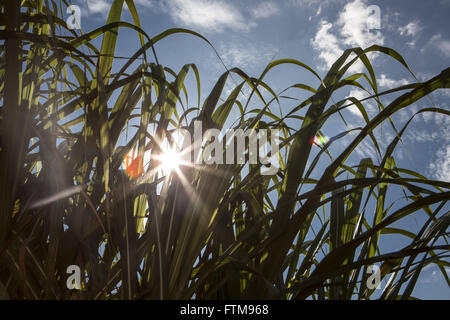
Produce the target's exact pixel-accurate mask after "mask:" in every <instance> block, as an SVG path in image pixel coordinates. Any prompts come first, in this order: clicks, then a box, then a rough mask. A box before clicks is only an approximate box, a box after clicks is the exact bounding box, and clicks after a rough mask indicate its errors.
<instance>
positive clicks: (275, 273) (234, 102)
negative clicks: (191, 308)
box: [0, 0, 450, 299]
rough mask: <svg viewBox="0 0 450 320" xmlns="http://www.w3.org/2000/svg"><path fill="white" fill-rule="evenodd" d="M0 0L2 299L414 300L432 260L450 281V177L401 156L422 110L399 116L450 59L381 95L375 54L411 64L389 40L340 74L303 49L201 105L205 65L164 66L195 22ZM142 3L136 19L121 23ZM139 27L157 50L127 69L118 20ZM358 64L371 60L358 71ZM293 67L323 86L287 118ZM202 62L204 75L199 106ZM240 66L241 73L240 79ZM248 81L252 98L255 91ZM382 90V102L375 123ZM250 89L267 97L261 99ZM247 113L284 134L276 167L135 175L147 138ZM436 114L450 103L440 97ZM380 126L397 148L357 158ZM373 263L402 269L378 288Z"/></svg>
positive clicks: (254, 123) (445, 83) (253, 122)
mask: <svg viewBox="0 0 450 320" xmlns="http://www.w3.org/2000/svg"><path fill="white" fill-rule="evenodd" d="M1 3H2V4H1V16H0V25H1V30H0V40H1V42H0V47H1V50H0V92H1V96H0V101H1V105H2V106H1V107H0V123H1V124H0V148H1V149H0V197H1V198H0V295H1V296H2V297H7V298H12V299H70V298H82V299H117V298H119V299H160V298H165V299H189V298H197V299H222V298H233V299H240V298H256V299H260V298H261V299H262V298H274V299H307V298H313V299H352V298H359V299H369V298H370V297H371V296H373V295H374V294H376V295H377V297H378V296H380V297H381V298H382V299H400V298H410V297H411V294H412V292H413V289H414V287H415V285H416V282H417V279H418V277H419V275H420V273H421V271H422V270H423V268H424V267H425V266H426V265H428V264H430V263H433V264H436V265H437V266H438V267H439V268H440V269H441V271H442V273H443V275H444V277H445V279H446V280H447V283H450V282H449V279H448V277H447V274H446V272H445V267H448V266H449V263H448V249H449V246H448V242H447V237H448V234H447V229H448V225H449V222H450V215H449V213H448V212H446V211H445V210H446V206H445V203H446V201H447V200H448V199H450V191H449V188H450V184H449V183H448V182H444V181H435V180H430V179H427V178H426V177H424V176H422V175H421V174H420V173H416V172H412V171H410V170H407V169H403V168H400V167H398V166H397V165H396V162H395V160H394V158H393V152H394V150H395V149H396V147H397V146H398V144H399V143H401V137H402V135H403V133H404V132H405V131H406V130H407V126H408V124H409V123H410V122H407V124H406V125H405V126H404V127H402V128H396V127H395V124H394V123H393V121H391V116H392V115H394V114H395V113H397V112H399V111H400V110H402V109H403V108H407V107H408V106H410V105H411V104H413V103H414V102H416V101H418V100H419V99H422V98H424V97H426V96H427V95H429V94H430V93H431V92H433V91H435V90H437V89H439V88H449V87H450V69H446V70H443V71H442V73H440V74H438V75H436V76H435V77H433V78H431V79H429V80H428V81H425V82H416V83H413V84H410V85H406V86H402V87H398V88H395V89H392V90H390V91H389V92H379V91H378V87H377V83H376V76H375V74H374V71H373V68H372V65H371V62H370V59H369V57H368V55H367V54H368V53H370V52H378V54H383V55H386V56H389V57H391V58H392V59H394V60H396V61H397V62H398V63H399V64H400V65H403V66H404V67H405V68H407V69H408V70H409V67H408V65H407V64H406V62H405V61H404V60H403V58H402V57H401V56H400V55H399V54H398V53H397V52H396V51H394V50H392V49H389V48H385V47H381V46H376V45H375V46H372V47H370V48H367V49H361V48H352V49H348V50H346V51H345V52H344V53H343V54H342V56H341V57H340V58H339V59H338V60H337V61H336V62H335V63H334V65H333V66H332V67H331V68H330V70H329V71H328V72H327V74H326V75H325V77H323V78H322V77H320V76H319V74H318V73H316V72H315V71H314V70H313V69H312V68H310V67H309V66H307V65H305V64H303V63H301V62H300V61H297V60H294V59H283V60H276V61H273V62H271V63H270V64H269V65H268V66H267V68H266V69H265V71H264V72H263V73H262V74H261V75H260V76H259V77H258V78H254V77H251V76H249V75H247V74H246V73H245V72H244V71H243V70H240V69H237V68H234V69H230V70H228V71H227V72H225V73H224V74H223V75H222V76H221V77H220V78H219V79H218V80H217V82H216V83H215V84H214V86H213V89H212V90H211V92H210V93H209V95H208V97H207V98H206V99H205V100H204V101H201V99H200V92H201V89H200V75H199V74H198V70H197V67H196V66H195V65H192V64H186V65H185V66H184V67H183V68H182V69H181V70H180V71H178V72H174V71H173V70H171V69H170V68H168V67H165V66H162V65H161V64H159V62H158V59H157V51H155V49H154V45H155V44H156V43H158V42H159V41H161V40H163V39H165V38H167V37H170V36H171V35H173V34H176V33H182V34H185V35H186V37H199V38H201V39H203V40H204V41H206V42H207V43H209V42H208V41H207V39H205V38H204V37H203V36H202V35H200V34H197V33H195V32H193V31H191V30H186V29H170V30H167V31H165V32H163V33H161V34H159V35H156V36H154V37H150V36H149V35H147V34H146V33H145V31H143V30H142V29H141V27H140V22H139V17H138V14H137V11H136V8H135V7H134V3H133V1H132V0H126V1H124V0H115V1H113V3H112V5H111V10H110V13H109V17H108V20H107V22H106V24H105V25H104V26H103V27H101V28H98V29H96V30H93V31H89V32H87V33H81V32H79V31H76V30H70V29H68V28H67V26H66V22H65V21H64V17H63V16H61V12H65V9H66V6H67V5H69V4H68V3H66V1H62V3H58V2H56V1H54V0H23V1H2V2H1ZM125 6H127V7H128V10H129V12H130V13H131V15H132V17H133V23H131V22H123V21H121V15H122V11H123V10H124V7H125ZM124 28H126V29H130V30H133V31H134V32H136V34H137V36H138V37H139V39H140V41H141V47H140V48H136V53H135V54H134V56H133V57H131V58H130V59H128V60H127V61H126V62H125V63H123V60H122V61H121V62H122V63H121V64H120V66H117V64H115V62H116V59H115V57H114V55H115V52H116V44H117V41H118V30H119V29H124ZM99 40H100V41H101V46H99V47H96V43H99ZM212 50H213V49H212ZM138 58H139V59H138ZM359 62H362V63H363V64H364V66H365V70H366V73H356V74H351V73H350V72H349V68H350V67H351V66H352V65H353V64H354V63H359ZM280 65H290V66H291V67H292V68H301V69H303V70H305V71H306V72H308V73H311V74H312V75H314V77H316V78H317V80H318V83H319V85H318V86H317V88H313V87H312V86H311V85H309V84H305V83H295V84H293V85H292V87H291V88H296V89H297V90H302V91H304V92H306V93H308V98H307V99H304V100H303V101H299V103H298V104H297V106H296V107H295V108H293V109H291V110H288V111H289V112H287V113H286V114H285V115H284V116H283V117H280V115H279V114H276V113H275V112H272V109H273V108H272V107H273V105H276V104H279V103H280V99H282V98H281V95H282V94H283V93H281V94H277V93H275V92H274V91H273V90H272V89H271V88H270V86H269V85H267V84H266V83H265V81H264V79H265V76H266V74H267V73H268V72H269V70H271V69H273V68H277V67H278V66H280ZM188 74H193V75H194V76H195V77H194V78H192V79H196V81H193V82H194V84H193V86H194V87H196V88H197V89H198V90H197V91H196V92H193V94H194V99H191V100H192V101H189V102H188V97H190V98H192V97H191V96H192V93H191V92H188V91H192V90H188V89H187V86H186V84H185V79H187V75H188ZM230 75H233V77H234V79H239V81H238V83H234V84H233V86H234V90H231V91H229V92H228V93H227V92H226V91H225V90H224V87H225V85H226V83H230V82H229V77H230ZM360 80H363V81H360ZM227 81H228V82H227ZM352 86H353V87H357V88H361V89H363V90H366V91H367V92H368V93H369V94H370V98H368V99H366V100H362V101H360V100H358V99H356V98H347V99H344V100H338V101H334V99H333V96H335V95H336V92H337V91H338V90H341V89H342V88H344V87H352ZM191 87H192V86H191ZM243 88H249V89H250V91H249V92H251V94H249V95H242V94H240V92H241V91H242V89H243ZM389 93H394V94H395V93H396V94H397V96H396V98H395V99H394V100H393V101H392V102H391V103H390V104H389V105H383V104H382V103H381V101H380V99H379V97H380V96H382V95H385V94H389ZM268 96H270V97H269V99H268V98H267V97H268ZM197 98H198V99H197ZM195 99H197V100H198V103H196V102H195V103H193V101H194V100H195ZM369 99H370V100H371V101H375V102H376V104H377V105H378V107H379V112H378V114H377V115H376V116H374V117H373V118H371V119H370V118H369V117H368V116H367V113H366V111H365V103H366V102H367V101H368V100H369ZM250 100H252V101H256V102H257V103H258V105H259V106H260V108H259V109H252V110H250V107H249V105H250V104H249V102H250ZM196 104H197V105H196ZM350 106H356V107H357V108H358V109H359V110H360V111H361V113H362V114H363V116H364V119H365V121H366V125H365V126H364V127H363V128H360V129H358V130H353V131H352V134H353V135H352V136H351V137H352V141H351V143H349V144H348V145H347V146H346V147H345V148H342V150H340V152H339V154H338V155H337V156H334V157H333V156H332V154H331V153H330V152H329V150H328V149H329V147H330V146H331V145H332V144H333V143H334V142H335V141H336V140H337V139H338V138H339V136H338V137H335V138H332V139H331V140H330V141H329V142H327V143H326V144H324V145H320V146H319V147H320V149H319V148H318V147H316V146H314V145H312V144H311V138H312V137H314V136H316V135H319V134H320V130H321V128H322V127H323V126H324V124H325V123H326V122H327V120H328V119H330V118H331V117H332V116H335V115H339V114H341V111H342V110H343V109H344V108H348V107H350ZM275 109H276V108H275ZM236 112H238V114H240V119H239V120H238V121H237V122H236V123H235V126H236V128H242V129H271V128H278V129H280V130H281V132H282V144H281V146H280V153H279V155H278V161H279V163H280V170H279V171H278V173H277V174H276V175H261V174H260V170H259V169H260V168H259V167H260V165H256V164H251V165H249V164H248V163H245V164H236V165H230V164H224V165H214V166H211V165H210V166H207V165H195V166H183V167H181V168H180V170H179V171H172V172H169V173H167V172H166V174H163V173H162V172H161V171H158V170H155V169H156V168H157V167H158V165H159V163H158V161H157V160H155V159H152V160H150V161H149V163H145V166H144V168H145V172H140V171H141V170H137V172H136V173H133V174H132V177H130V174H127V171H126V170H124V165H123V164H124V161H125V159H126V157H127V155H130V154H133V150H134V152H135V154H136V155H144V154H146V153H147V154H148V153H151V154H158V153H159V152H160V147H159V145H158V141H161V140H163V139H164V138H165V137H167V136H168V133H170V132H171V130H173V129H175V128H180V127H183V128H185V129H187V130H191V131H192V128H193V122H194V120H201V121H202V123H203V126H204V129H208V128H222V127H223V126H224V125H225V123H226V122H227V120H229V117H230V114H236ZM422 112H437V113H440V114H442V115H445V116H448V115H449V114H450V113H449V111H448V110H443V109H439V108H435V107H430V108H425V109H421V110H419V111H418V113H422ZM289 121H290V123H289V124H291V125H288V123H287V122H289ZM293 121H294V122H295V123H296V125H295V126H293V125H292V123H293ZM136 123H137V125H135V124H136ZM383 123H384V124H386V123H388V125H389V126H392V128H393V129H394V130H395V132H396V133H397V136H396V137H395V138H394V139H393V140H392V141H390V142H389V146H388V147H387V148H385V149H384V150H383V149H382V148H379V146H378V142H377V140H376V138H375V136H374V135H373V132H374V131H375V130H376V128H378V127H379V126H380V125H382V124H383ZM132 129H134V130H132ZM129 132H132V133H133V134H132V135H131V136H130V137H127V138H128V139H127V140H125V138H124V137H125V136H126V135H127V134H128V133H129ZM348 134H349V132H343V133H342V134H341V135H340V136H344V135H348ZM364 139H370V141H371V142H372V143H373V145H374V148H375V149H376V150H377V153H378V154H379V156H380V161H375V160H374V159H363V160H362V161H361V162H360V163H359V164H356V165H355V163H351V162H350V161H349V160H348V159H349V157H350V156H351V155H352V153H353V152H354V151H355V148H357V147H358V145H359V144H360V143H361V142H362V141H363V140H364ZM318 150H320V151H321V152H320V153H318V152H317V151H318ZM319 157H321V159H322V158H323V157H328V158H327V164H326V165H325V166H324V167H317V163H318V159H319ZM143 158H144V159H145V157H143ZM138 169H139V165H138ZM313 169H316V171H315V175H314V176H313V175H312V171H313ZM317 169H319V172H318V173H317ZM133 172H134V171H133ZM128 173H129V172H128ZM395 188H397V189H399V190H402V192H403V193H404V195H405V198H404V199H402V201H401V202H400V203H401V204H400V205H399V203H398V202H397V203H396V206H392V205H391V203H389V202H387V201H386V195H387V193H388V192H390V191H391V190H393V189H395ZM419 212H425V213H426V214H427V215H428V216H429V218H428V220H427V221H426V222H425V223H424V224H423V225H422V226H421V229H420V231H419V232H416V233H411V232H409V231H407V230H402V229H399V228H398V227H394V224H395V225H396V226H398V222H399V221H400V222H401V221H403V219H407V218H408V217H409V216H410V215H414V214H417V213H419ZM314 228H316V230H314ZM317 228H318V229H317ZM385 234H396V235H397V236H398V237H406V238H410V239H409V245H407V246H405V247H404V248H400V249H398V250H396V251H392V252H382V251H380V250H379V249H380V243H382V241H383V236H384V235H385ZM373 264H379V265H381V276H382V278H385V277H387V278H389V279H390V280H389V281H388V283H387V285H386V286H385V287H384V288H383V290H382V291H381V292H380V291H376V290H374V289H370V288H368V287H367V281H366V280H367V277H368V275H370V273H368V272H367V269H368V267H369V266H371V265H373ZM70 265H78V266H80V268H81V270H82V275H83V279H82V280H83V281H82V288H81V290H68V289H67V287H66V279H67V276H68V274H67V273H66V270H67V267H68V266H70Z"/></svg>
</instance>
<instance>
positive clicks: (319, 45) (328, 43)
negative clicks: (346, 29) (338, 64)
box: [311, 20, 343, 68]
mask: <svg viewBox="0 0 450 320" xmlns="http://www.w3.org/2000/svg"><path fill="white" fill-rule="evenodd" d="M332 28H333V24H332V23H330V22H327V21H325V20H322V21H321V22H320V27H319V29H318V30H317V33H316V35H315V37H314V39H312V41H311V44H312V47H313V48H314V50H317V51H319V57H320V58H321V59H323V60H325V63H326V66H327V68H330V67H331V65H332V64H333V63H334V62H335V61H336V60H337V59H338V58H339V56H340V55H341V54H342V52H343V49H342V48H341V46H340V42H339V39H338V38H337V37H336V36H335V35H334V34H332V33H331V32H330V30H331V29H332Z"/></svg>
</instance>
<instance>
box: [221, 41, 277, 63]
mask: <svg viewBox="0 0 450 320" xmlns="http://www.w3.org/2000/svg"><path fill="white" fill-rule="evenodd" d="M219 52H220V53H221V57H222V59H223V61H224V62H225V64H226V65H228V66H233V67H238V68H241V69H248V68H251V67H253V66H256V65H260V64H265V63H269V62H270V60H271V59H272V58H273V56H274V54H275V53H276V52H277V50H276V49H275V48H273V47H268V46H267V45H266V44H264V45H258V44H256V43H237V42H234V43H227V44H226V45H224V44H222V45H221V46H220V50H219Z"/></svg>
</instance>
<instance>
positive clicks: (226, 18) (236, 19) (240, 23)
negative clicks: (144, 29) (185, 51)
mask: <svg viewBox="0 0 450 320" xmlns="http://www.w3.org/2000/svg"><path fill="white" fill-rule="evenodd" d="M164 5H165V6H166V11H167V13H168V14H169V15H170V16H171V17H172V19H173V20H174V21H175V22H176V23H180V24H183V25H186V26H189V27H195V28H201V29H204V30H208V31H223V30H224V29H227V28H230V29H238V30H248V29H249V28H251V27H253V26H254V23H248V21H246V19H244V16H243V15H242V14H241V12H240V11H239V9H238V8H236V7H235V6H234V5H232V4H230V3H228V2H225V1H222V0H213V1H208V0H168V1H167V2H166V3H165V4H164Z"/></svg>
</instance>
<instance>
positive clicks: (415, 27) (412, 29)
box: [398, 20, 422, 37]
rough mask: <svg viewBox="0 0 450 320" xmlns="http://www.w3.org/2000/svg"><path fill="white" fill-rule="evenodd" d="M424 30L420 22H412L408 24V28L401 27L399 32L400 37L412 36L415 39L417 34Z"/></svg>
mask: <svg viewBox="0 0 450 320" xmlns="http://www.w3.org/2000/svg"><path fill="white" fill-rule="evenodd" d="M421 30H422V27H421V26H420V22H419V21H417V20H416V21H412V22H410V23H408V24H407V25H406V26H403V27H399V28H398V31H399V32H400V35H401V36H403V35H406V36H412V37H415V36H417V34H418V33H419V32H420V31H421Z"/></svg>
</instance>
